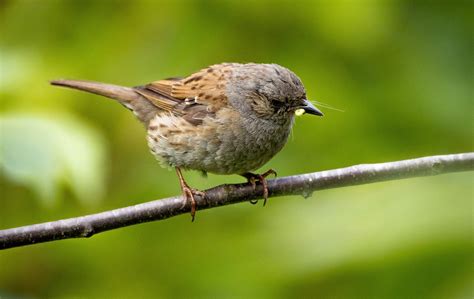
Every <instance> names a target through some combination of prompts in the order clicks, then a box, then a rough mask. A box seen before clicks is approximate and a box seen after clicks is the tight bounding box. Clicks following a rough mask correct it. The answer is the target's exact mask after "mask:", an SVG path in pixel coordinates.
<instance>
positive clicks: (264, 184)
mask: <svg viewBox="0 0 474 299" xmlns="http://www.w3.org/2000/svg"><path fill="white" fill-rule="evenodd" d="M271 174H273V175H274V176H277V173H276V172H275V170H273V169H269V170H267V171H265V172H264V173H262V174H255V173H251V172H246V173H244V174H242V176H243V177H244V178H246V179H247V181H248V182H249V183H250V184H251V185H252V187H253V189H254V190H255V188H256V187H257V185H256V182H257V180H258V181H259V182H260V184H262V187H263V206H265V204H266V203H267V199H268V183H267V179H266V178H267V176H269V175H271ZM257 202H258V200H256V199H254V200H250V203H251V204H253V205H254V204H256V203H257Z"/></svg>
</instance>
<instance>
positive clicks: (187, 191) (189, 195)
mask: <svg viewBox="0 0 474 299" xmlns="http://www.w3.org/2000/svg"><path fill="white" fill-rule="evenodd" d="M175 168H176V174H178V179H179V184H180V185H181V190H182V191H183V198H184V203H183V207H184V206H185V205H186V202H187V201H188V200H189V201H190V202H191V218H192V219H191V221H194V216H195V215H196V200H195V199H194V195H195V194H197V195H200V196H202V197H205V196H206V193H205V192H202V191H199V190H197V189H193V188H191V187H189V185H188V184H187V183H186V181H185V180H184V177H183V174H182V173H181V169H179V167H175Z"/></svg>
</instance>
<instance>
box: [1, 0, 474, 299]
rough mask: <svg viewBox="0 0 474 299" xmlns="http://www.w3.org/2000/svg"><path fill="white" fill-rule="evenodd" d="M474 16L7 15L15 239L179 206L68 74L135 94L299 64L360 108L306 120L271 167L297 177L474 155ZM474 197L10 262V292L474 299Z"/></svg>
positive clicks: (362, 205) (349, 10)
mask: <svg viewBox="0 0 474 299" xmlns="http://www.w3.org/2000/svg"><path fill="white" fill-rule="evenodd" d="M473 19H474V16H473V10H472V4H471V3H469V2H468V1H466V2H464V1H460V0H459V1H451V2H449V1H444V2H442V1H441V2H440V1H438V2H433V3H429V2H426V1H408V0H385V1H372V0H367V1H347V0H338V1H303V0H301V1H283V0H282V1H274V0H264V1H247V0H244V1H234V0H231V1H204V0H201V1H190V0H189V1H158V0H157V1H149V0H143V1H118V0H117V1H116V0H104V1H92V0H86V1H73V0H69V1H53V0H46V1H33V0H17V1H6V2H4V3H2V4H0V20H1V26H0V36H1V38H0V101H1V107H0V112H1V115H2V120H1V127H0V130H1V131H0V138H1V139H0V142H1V149H2V154H1V163H2V169H3V172H2V175H1V176H0V195H1V196H0V229H1V228H8V227H15V226H20V225H25V224H30V223H36V222H42V221H49V220H55V219H59V218H64V217H72V216H79V215H83V214H87V213H92V212H98V211H101V210H105V209H111V208H116V207H120V206H126V205H131V204H135V203H139V202H144V201H148V200H152V199H157V198H162V197H167V196H172V195H175V194H178V193H179V192H180V191H179V186H178V183H177V179H176V177H175V174H174V173H173V172H170V171H169V170H166V169H162V168H160V166H159V165H158V163H156V161H154V159H153V157H152V156H151V155H150V154H149V153H148V149H147V146H146V141H145V138H144V136H145V132H144V130H143V128H142V126H141V125H140V124H139V123H138V122H137V121H136V120H135V119H134V118H133V115H132V114H131V113H130V112H129V111H127V110H125V109H123V108H122V107H121V106H120V105H117V104H116V103H114V102H112V101H110V100H107V99H104V98H99V97H97V96H94V95H90V94H84V93H80V92H75V91H70V90H65V89H60V88H56V87H51V86H49V85H48V81H49V80H51V79H57V78H61V77H65V78H74V79H90V80H96V81H103V82H110V83H116V84H123V85H129V86H134V85H140V84H144V83H147V82H150V81H153V80H156V79H161V78H166V77H173V76H182V75H186V74H189V73H191V72H193V71H196V70H198V69H199V68H201V67H204V66H207V65H209V64H213V63H219V62H224V61H236V62H249V61H253V62H275V63H278V64H281V65H284V66H286V67H288V68H290V69H292V70H293V71H294V72H295V73H297V74H298V75H299V76H300V77H301V79H302V81H303V82H304V83H305V86H306V89H307V91H308V95H309V97H310V98H311V99H315V100H318V101H321V102H325V103H328V104H330V105H331V106H335V107H337V108H340V109H342V110H344V111H345V112H338V111H332V110H327V109H324V108H322V111H323V112H324V113H325V117H324V118H320V119H319V118H318V119H316V118H311V117H309V116H302V117H299V118H298V119H297V122H296V125H295V128H294V130H293V134H292V137H291V138H290V141H289V143H288V144H287V146H286V147H285V148H284V149H283V150H282V152H281V153H280V154H279V155H278V156H277V157H275V158H274V159H273V160H272V161H271V162H270V163H268V164H267V165H266V166H265V169H262V170H263V171H264V170H266V169H267V168H273V169H275V170H277V172H278V174H279V175H281V176H285V175H291V174H297V173H304V172H312V171H318V170H324V169H332V168H337V167H343V166H349V165H353V164H358V163H371V162H383V161H393V160H399V159H407V158H412V157H419V156H427V155H436V154H448V153H458V152H467V151H472V150H473V143H472V140H473V129H472V128H473V123H472V119H473V118H472V111H474V101H473V98H472V97H473V87H472V82H473V69H474V66H473V63H474V59H473V57H472V53H473V45H472V36H473V32H472V31H473V28H474V26H472V25H473V24H472V20H473ZM91 128H94V129H91ZM44 132H49V133H48V134H45V133H44ZM104 140H107V144H109V145H110V146H109V147H108V148H107V149H106V150H104ZM87 157H89V158H87ZM104 160H105V161H107V162H110V163H107V164H105V163H104V162H105V161H104ZM38 173H39V174H38ZM185 176H186V178H187V180H188V182H189V183H190V184H191V185H192V186H194V187H197V188H199V189H205V188H208V187H211V186H214V185H217V184H222V183H232V182H242V178H240V177H237V176H214V175H210V176H209V178H207V179H206V178H202V177H200V175H199V173H193V172H187V173H186V174H185ZM104 177H105V179H104ZM64 186H66V187H67V186H69V187H67V188H63V187H64ZM58 190H60V191H61V192H56V191H58ZM79 190H80V191H79ZM102 190H105V191H104V194H105V195H104V200H103V201H100V197H101V196H100V193H101V192H102ZM53 192H54V193H55V195H51V196H50V194H51V193H53ZM472 192H473V191H472V174H470V173H462V174H453V175H444V176H439V177H431V178H420V179H411V180H404V181H392V182H385V183H378V184H372V185H367V186H358V187H351V188H343V189H336V190H328V191H322V192H317V193H314V194H313V196H311V197H310V198H308V199H307V200H304V199H303V198H302V197H295V198H284V199H281V200H279V199H275V200H272V199H270V201H269V202H268V203H267V206H266V207H265V208H261V207H260V206H252V205H246V204H240V205H234V206H229V207H225V208H221V209H212V210H208V211H198V213H197V219H196V221H195V222H194V223H190V217H189V215H183V216H180V217H176V218H173V219H170V220H167V221H163V222H157V223H148V224H143V225H138V226H134V227H130V228H125V229H119V230H116V231H113V232H108V233H104V234H100V235H97V236H94V237H93V238H92V239H90V240H68V241H60V242H52V243H47V244H40V245H36V246H29V247H24V248H18V249H13V250H7V251H4V252H1V253H0V296H1V297H2V298H3V297H7V294H8V295H11V296H12V297H14V296H20V297H33V298H36V297H38V298H66V297H87V298H116V297H118V298H130V297H132V298H168V297H172V298H192V297H199V298H208V297H214V298H228V297H233V298H299V297H304V298H449V299H451V298H469V297H471V295H472V277H473V275H472V274H473V273H472V269H471V268H472V267H470V265H472V261H473V259H472V237H471V236H472V198H473V194H472ZM52 199H56V202H57V203H58V204H55V205H50V204H49V205H44V204H42V203H43V202H45V201H46V200H52Z"/></svg>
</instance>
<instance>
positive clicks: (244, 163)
mask: <svg viewBox="0 0 474 299" xmlns="http://www.w3.org/2000/svg"><path fill="white" fill-rule="evenodd" d="M292 123H293V119H288V121H286V122H279V123H275V122H272V121H269V120H263V119H258V118H255V119H252V118H243V117H242V116H241V115H240V114H239V113H238V112H236V111H234V110H230V109H228V110H226V109H222V110H220V111H219V112H218V113H217V114H216V115H215V116H214V117H209V118H206V119H204V120H203V122H202V124H199V125H193V124H191V123H189V122H187V121H186V120H184V119H183V118H181V117H178V116H175V115H172V114H169V113H163V114H160V115H157V116H156V117H155V118H154V119H152V120H151V121H150V125H149V129H148V144H149V147H150V150H151V151H152V153H153V154H154V155H155V156H156V158H157V159H158V160H159V161H161V162H162V164H164V165H166V166H173V167H174V166H178V167H182V168H187V169H194V170H200V171H206V172H211V173H217V174H242V173H245V172H249V171H252V170H255V169H257V168H259V167H261V166H262V165H263V164H265V163H266V162H268V160H270V159H271V158H272V157H273V156H274V155H275V154H276V153H278V152H279V151H280V150H281V149H282V148H283V146H284V145H285V143H286V141H287V139H288V136H289V133H290V130H291V126H292Z"/></svg>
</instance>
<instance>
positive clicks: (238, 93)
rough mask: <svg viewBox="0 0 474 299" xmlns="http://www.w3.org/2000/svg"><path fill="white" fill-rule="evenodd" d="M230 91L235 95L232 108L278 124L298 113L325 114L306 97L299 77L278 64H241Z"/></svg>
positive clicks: (230, 85)
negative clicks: (234, 107) (275, 121)
mask: <svg viewBox="0 0 474 299" xmlns="http://www.w3.org/2000/svg"><path fill="white" fill-rule="evenodd" d="M228 90H229V92H230V94H231V95H234V96H231V97H230V100H231V104H232V105H233V106H236V107H237V108H238V109H239V110H241V111H243V112H245V113H246V114H251V115H253V116H257V117H259V118H263V119H271V120H277V121H279V120H287V119H293V117H294V115H295V113H299V114H301V113H308V114H312V115H318V116H322V115H323V113H322V112H321V111H320V110H319V109H318V108H316V107H315V106H314V105H313V104H312V103H311V102H310V101H309V100H308V99H307V98H306V90H305V88H304V86H303V83H302V82H301V80H300V78H298V76H296V75H295V74H294V73H293V72H292V71H290V70H289V69H287V68H284V67H282V66H279V65H277V64H243V65H240V66H239V67H238V68H236V69H235V70H234V71H233V75H232V79H231V84H229V85H228ZM242 96H243V97H244V99H243V100H242ZM233 99H234V100H233ZM236 99H237V100H236Z"/></svg>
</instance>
